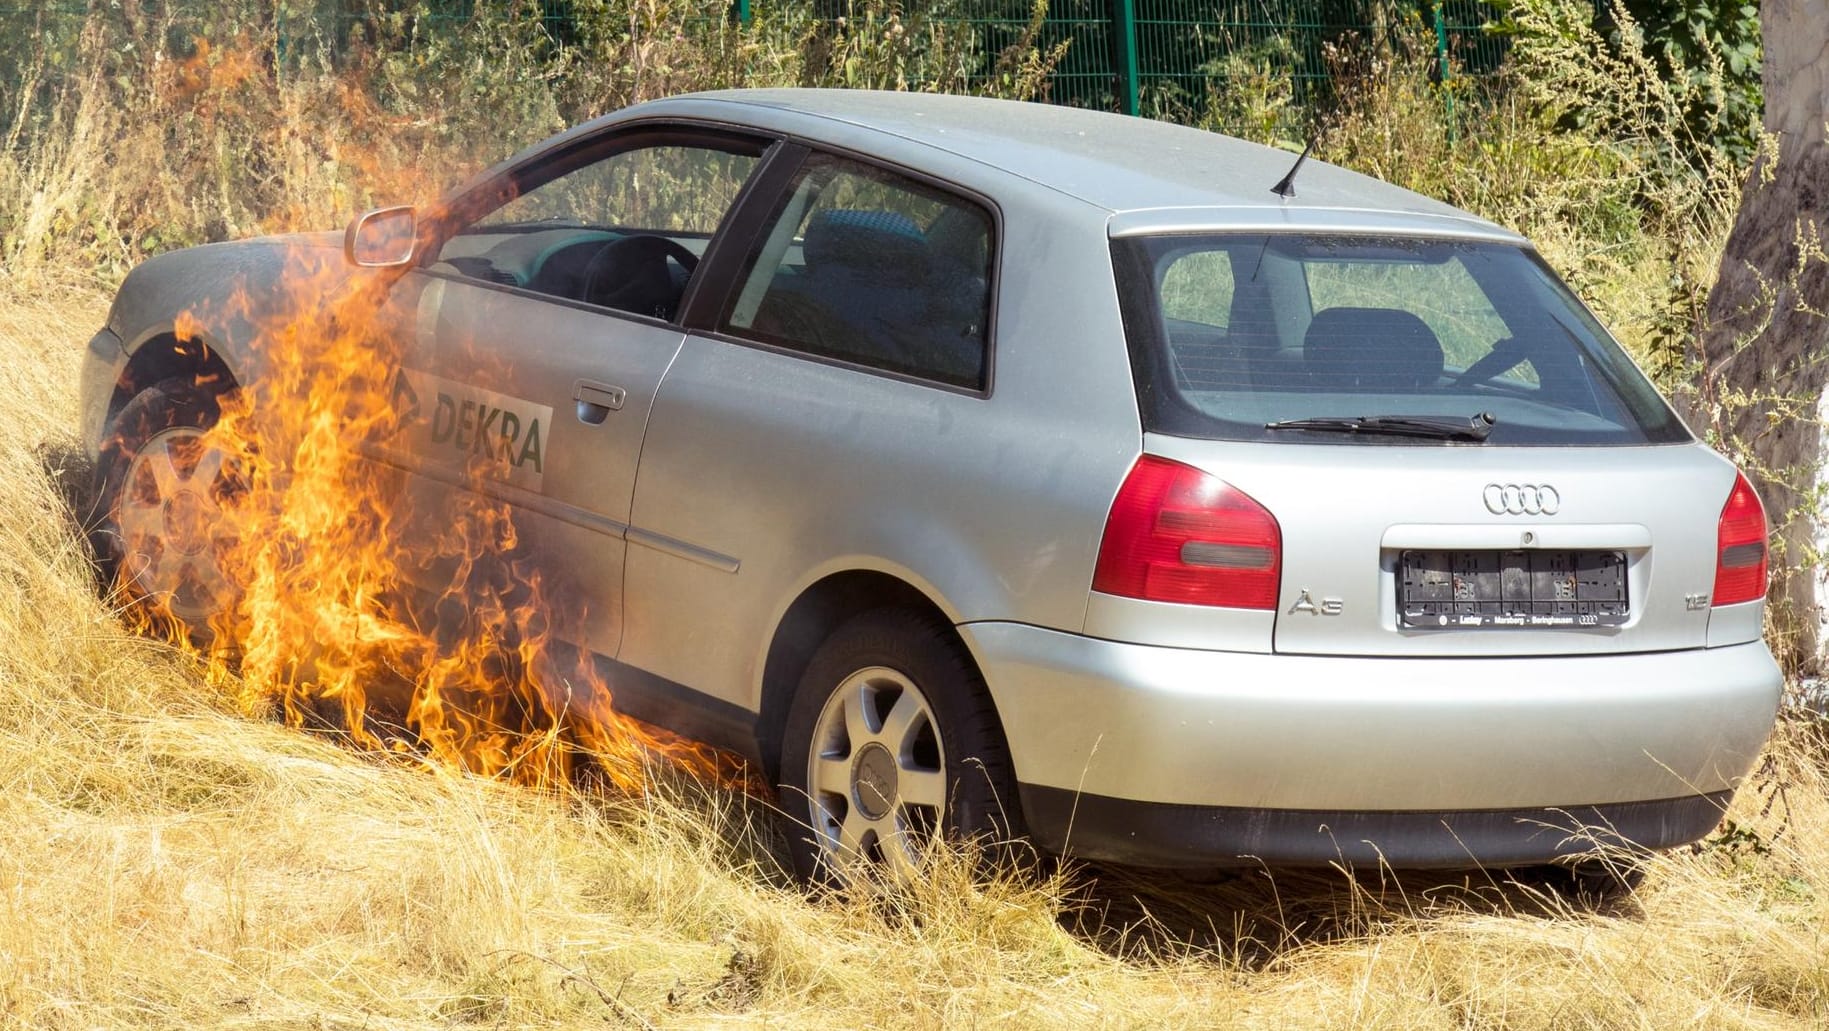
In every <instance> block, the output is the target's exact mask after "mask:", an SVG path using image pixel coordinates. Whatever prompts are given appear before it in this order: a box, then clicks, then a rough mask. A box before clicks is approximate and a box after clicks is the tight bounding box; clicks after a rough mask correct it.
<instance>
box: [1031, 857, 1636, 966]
mask: <svg viewBox="0 0 1829 1031" xmlns="http://www.w3.org/2000/svg"><path fill="white" fill-rule="evenodd" d="M1072 884H1073V891H1072V896H1071V899H1072V904H1071V905H1070V906H1068V907H1066V908H1064V909H1063V911H1062V914H1061V924H1062V926H1063V927H1064V928H1065V929H1066V930H1068V931H1069V932H1071V933H1072V934H1074V935H1075V936H1076V937H1078V938H1080V939H1081V940H1082V941H1085V942H1086V943H1088V944H1090V945H1092V946H1094V947H1095V948H1098V949H1099V950H1101V951H1103V952H1106V953H1107V954H1110V955H1113V956H1119V957H1124V958H1137V957H1187V956H1194V957H1211V958H1214V959H1218V960H1222V961H1225V962H1227V963H1230V964H1235V965H1237V966H1239V967H1240V968H1243V969H1247V970H1257V969H1262V968H1264V967H1266V966H1268V965H1270V964H1272V963H1274V962H1276V961H1277V960H1278V959H1279V958H1280V957H1282V956H1283V955H1285V954H1286V953H1289V952H1291V951H1294V950H1296V949H1300V948H1303V947H1305V946H1310V945H1320V944H1326V943H1328V942H1334V941H1342V940H1347V939H1353V938H1362V937H1365V936H1366V935H1368V934H1372V933H1374V932H1377V931H1380V930H1386V929H1389V928H1392V927H1396V926H1400V925H1406V924H1409V925H1414V924H1416V923H1418V922H1428V921H1430V920H1436V919H1445V918H1452V917H1461V916H1468V915H1475V916H1519V917H1531V918H1537V919H1543V918H1559V917H1561V918H1572V917H1582V916H1593V915H1604V916H1609V917H1616V918H1628V919H1629V918H1632V917H1636V916H1638V915H1640V913H1641V910H1640V908H1639V905H1638V902H1637V898H1636V896H1635V895H1634V893H1633V892H1632V890H1630V889H1629V888H1628V887H1626V886H1625V884H1622V883H1619V882H1617V881H1614V880H1611V879H1605V880H1604V882H1603V881H1602V880H1601V879H1597V878H1595V877H1594V876H1593V874H1592V873H1591V872H1590V873H1588V874H1587V875H1583V874H1580V873H1577V872H1576V871H1574V870H1571V869H1569V868H1566V867H1561V866H1552V865H1541V866H1531V867H1520V868H1515V869H1495V870H1481V869H1471V870H1392V869H1389V868H1370V869H1367V868H1358V869H1354V868H1348V867H1345V866H1331V867H1324V868H1284V869H1277V868H1272V867H1267V866H1259V867H1241V868H1237V869H1228V870H1219V871H1212V872H1210V873H1206V874H1203V875H1199V876H1194V875H1190V874H1188V873H1186V872H1182V871H1165V870H1146V869H1136V868H1126V867H1119V866H1094V865H1087V866H1082V867H1079V868H1078V869H1077V870H1075V871H1073V877H1072Z"/></svg>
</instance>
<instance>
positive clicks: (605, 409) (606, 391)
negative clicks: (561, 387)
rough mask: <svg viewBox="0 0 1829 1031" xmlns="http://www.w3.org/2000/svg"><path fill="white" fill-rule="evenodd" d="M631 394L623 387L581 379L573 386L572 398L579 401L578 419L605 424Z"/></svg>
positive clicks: (591, 423) (595, 423)
mask: <svg viewBox="0 0 1829 1031" xmlns="http://www.w3.org/2000/svg"><path fill="white" fill-rule="evenodd" d="M628 396H629V393H628V391H626V390H624V389H622V388H621V387H613V386H611V385H609V384H608V383H594V382H592V381H590V380H588V379H581V380H579V381H578V382H577V383H575V384H573V386H572V400H574V401H576V402H578V421H579V422H582V423H588V424H589V425H592V426H601V425H603V420H605V419H607V418H609V417H610V413H611V412H616V411H621V410H622V402H623V401H624V400H626V399H627V398H628Z"/></svg>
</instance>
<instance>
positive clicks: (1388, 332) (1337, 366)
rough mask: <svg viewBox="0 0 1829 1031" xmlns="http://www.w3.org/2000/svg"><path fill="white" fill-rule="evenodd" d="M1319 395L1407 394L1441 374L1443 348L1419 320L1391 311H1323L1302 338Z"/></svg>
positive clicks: (1335, 309)
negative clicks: (1347, 392) (1355, 392)
mask: <svg viewBox="0 0 1829 1031" xmlns="http://www.w3.org/2000/svg"><path fill="white" fill-rule="evenodd" d="M1302 357H1303V359H1304V364H1305V365H1306V366H1307V368H1308V371H1309V377H1310V379H1311V381H1312V382H1313V385H1314V386H1315V388H1316V389H1319V390H1341V391H1345V390H1370V391H1376V392H1380V393H1407V392H1412V391H1416V390H1419V389H1421V388H1423V387H1426V386H1433V385H1434V384H1435V382H1436V381H1437V380H1438V379H1440V378H1441V375H1442V345H1441V343H1440V342H1439V341H1437V340H1436V339H1435V333H1434V332H1432V331H1431V330H1430V329H1429V326H1428V325H1427V324H1426V323H1424V322H1423V320H1422V319H1419V318H1417V317H1416V316H1415V315H1412V314H1410V313H1409V312H1407V311H1398V310H1396V309H1395V308H1327V309H1324V310H1322V311H1318V312H1316V313H1315V318H1314V321H1313V322H1311V323H1309V325H1308V333H1307V334H1306V335H1305V336H1304V337H1303V338H1302Z"/></svg>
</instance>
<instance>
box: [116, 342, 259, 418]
mask: <svg viewBox="0 0 1829 1031" xmlns="http://www.w3.org/2000/svg"><path fill="white" fill-rule="evenodd" d="M179 376H183V377H186V378H188V379H190V380H191V381H192V382H194V383H196V384H197V385H198V386H200V387H202V388H204V389H206V390H208V391H209V392H210V393H212V394H216V395H221V394H224V393H226V392H228V391H230V390H233V389H235V388H236V387H237V386H239V385H240V384H241V379H240V377H239V376H237V375H236V373H235V370H234V368H233V367H231V366H230V364H229V361H228V358H227V357H226V356H225V354H224V352H223V349H222V348H221V347H220V346H219V345H218V344H217V342H216V341H215V339H214V338H213V337H212V336H211V335H210V334H209V333H206V332H201V331H191V332H189V333H183V332H180V330H179V329H178V328H177V327H176V326H165V327H162V328H159V329H155V330H152V331H149V332H147V333H146V334H144V335H142V336H141V337H140V339H139V340H138V341H137V342H135V343H134V344H133V345H132V346H131V347H130V348H129V349H128V358H127V363H126V364H125V365H123V366H122V367H121V372H120V375H119V376H118V377H117V378H116V379H115V383H114V392H113V394H112V395H111V396H110V397H109V399H108V415H107V418H106V420H105V421H104V423H103V425H104V426H112V425H113V424H114V420H115V417H116V416H118V415H119V414H120V412H121V409H122V408H125V407H126V406H127V402H128V401H131V400H133V397H134V395H136V394H138V393H139V392H140V391H142V390H145V389H146V388H147V387H150V386H152V385H153V384H155V383H161V382H163V381H165V380H168V379H172V378H174V377H179Z"/></svg>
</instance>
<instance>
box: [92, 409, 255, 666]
mask: <svg viewBox="0 0 1829 1031" xmlns="http://www.w3.org/2000/svg"><path fill="white" fill-rule="evenodd" d="M221 412H222V409H221V398H220V396H219V395H217V394H215V393H212V392H211V391H209V390H207V389H205V388H203V387H201V386H199V385H198V384H196V383H195V382H194V381H192V380H191V379H189V378H185V377H174V378H171V379H166V380H162V381H160V382H158V383H156V384H154V385H153V386H150V387H147V388H146V389H145V390H142V391H140V392H139V393H138V394H136V395H134V396H133V398H132V399H131V400H129V401H128V402H127V404H126V405H125V406H123V407H122V408H121V411H120V414H119V415H118V416H116V418H115V420H114V423H113V426H112V428H111V430H110V432H109V434H108V436H107V437H106V438H105V439H104V440H103V442H102V446H101V452H100V455H99V456H98V459H97V462H96V470H95V472H96V482H97V489H96V502H95V504H96V518H95V519H93V520H92V525H93V527H94V529H93V530H92V532H91V538H92V541H93V543H94V547H95V554H96V559H97V561H98V562H99V563H100V566H101V570H102V576H103V583H104V584H105V585H106V586H107V587H108V588H109V589H111V590H113V591H117V592H118V596H119V597H120V598H121V599H122V600H123V601H125V602H126V603H127V604H128V605H129V606H131V607H132V608H133V609H134V610H135V611H137V612H138V613H140V614H142V615H144V616H145V617H147V618H148V620H149V621H150V622H152V623H153V624H154V626H155V627H157V628H158V629H160V630H162V631H166V632H169V634H170V635H171V636H173V637H174V639H177V638H179V637H182V638H184V639H188V640H189V641H190V642H191V643H193V644H195V645H198V646H200V647H202V646H207V645H208V644H210V643H211V642H212V641H213V640H214V637H215V628H214V627H213V626H212V623H213V622H215V621H216V620H217V617H219V616H221V615H222V614H224V613H226V612H227V611H229V610H230V609H231V608H232V606H233V604H234V601H235V598H236V596H237V594H238V593H239V592H238V591H237V589H236V588H235V587H234V585H233V584H232V583H231V582H230V580H229V577H228V575H227V574H226V573H225V572H224V567H223V562H222V559H223V555H224V553H225V551H226V549H227V548H230V547H232V546H233V544H234V540H233V538H232V536H231V534H232V526H231V525H230V524H228V523H227V522H226V521H225V520H223V519H222V518H221V510H222V507H223V506H224V505H225V504H228V503H232V501H233V498H234V497H236V496H238V495H239V494H240V493H241V492H243V491H244V490H245V486H244V484H243V482H242V480H241V479H240V477H239V475H238V473H237V471H236V463H235V462H234V461H233V460H232V459H231V458H230V457H229V455H228V454H227V453H225V452H224V451H222V450H221V449H219V448H217V447H214V446H212V445H211V443H210V441H209V439H208V437H207V433H208V431H209V430H210V429H211V428H212V427H214V426H215V425H216V422H217V420H218V419H219V418H220V417H221Z"/></svg>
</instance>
